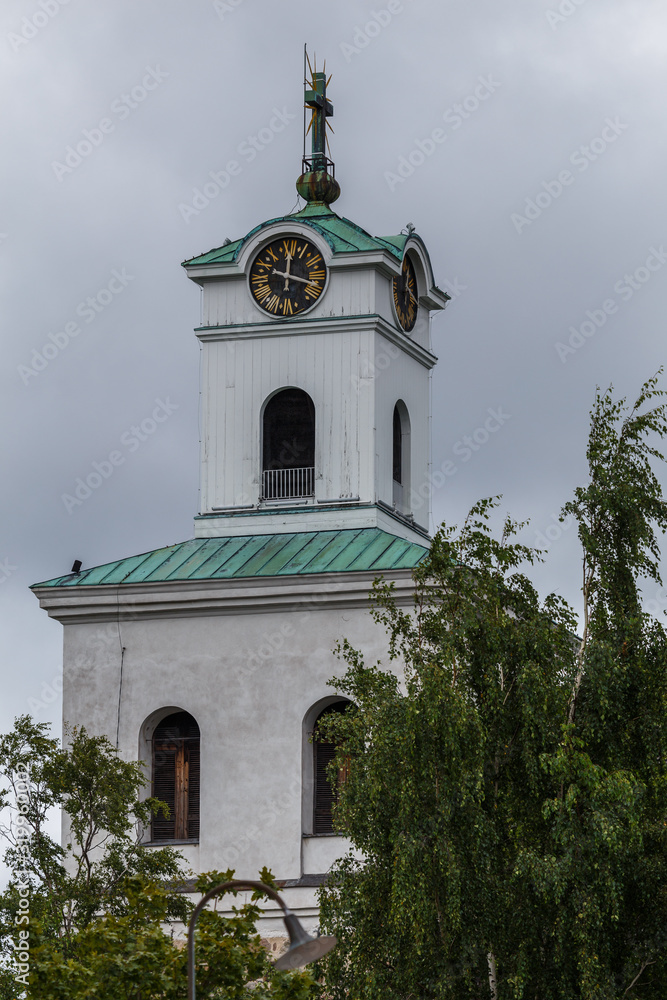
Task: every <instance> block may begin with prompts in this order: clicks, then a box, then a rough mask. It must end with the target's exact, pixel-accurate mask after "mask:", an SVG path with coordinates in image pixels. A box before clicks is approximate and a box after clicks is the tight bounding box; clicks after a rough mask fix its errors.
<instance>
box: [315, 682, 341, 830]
mask: <svg viewBox="0 0 667 1000" xmlns="http://www.w3.org/2000/svg"><path fill="white" fill-rule="evenodd" d="M349 704H350V702H348V701H341V702H335V703H334V704H333V705H329V706H328V707H327V708H325V709H324V711H323V712H320V714H319V715H318V717H317V719H316V721H315V726H314V729H313V756H314V760H313V771H314V779H315V781H314V802H313V833H314V834H323V833H335V832H336V831H335V830H334V826H333V806H334V803H335V801H336V796H337V793H338V789H339V788H340V787H341V786H342V785H343V784H344V783H345V780H346V778H347V775H348V772H349V765H347V764H346V765H345V766H344V767H341V768H339V770H338V772H337V775H336V781H335V784H332V782H331V781H330V779H329V773H328V768H329V764H330V763H331V761H332V760H333V759H334V757H335V756H336V744H335V743H333V742H332V741H331V740H328V739H326V738H321V737H320V735H319V733H318V730H319V725H320V722H321V721H322V720H323V719H324V718H325V717H326V716H327V715H331V714H332V713H333V712H339V713H342V712H345V711H346V710H347V708H348V707H349Z"/></svg>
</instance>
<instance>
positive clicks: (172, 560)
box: [34, 528, 427, 588]
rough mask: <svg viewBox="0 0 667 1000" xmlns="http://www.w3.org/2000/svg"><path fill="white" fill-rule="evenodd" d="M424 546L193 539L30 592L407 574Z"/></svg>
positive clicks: (350, 534) (381, 536) (374, 533)
mask: <svg viewBox="0 0 667 1000" xmlns="http://www.w3.org/2000/svg"><path fill="white" fill-rule="evenodd" d="M426 551H427V549H426V546H424V545H418V544H416V543H415V542H410V541H408V540H407V539H405V538H398V537H397V536H396V535H391V534H389V532H387V531H382V530H381V529H380V528H361V529H359V528H345V529H343V530H340V531H302V532H296V533H283V534H274V535H237V536H234V537H229V538H193V539H190V540H188V541H186V542H180V543H179V544H178V545H169V546H166V547H165V548H162V549H153V551H151V552H143V553H141V554H140V555H137V556H130V557H129V558H127V559H120V560H116V561H115V562H111V563H105V564H104V565H103V566H95V567H93V568H91V569H88V570H83V571H82V572H81V573H70V574H68V575H67V576H60V577H56V578H54V579H53V580H45V581H44V582H43V583H36V584H34V587H35V588H37V587H82V586H119V585H121V584H132V583H163V582H172V581H173V582H176V581H188V580H230V579H235V578H243V577H245V578H248V577H276V576H294V575H299V576H302V575H308V574H312V573H343V572H369V571H370V572H373V573H382V572H384V571H386V570H391V569H412V568H414V567H415V566H416V565H417V563H419V562H420V561H421V560H422V559H423V558H424V556H425V555H426Z"/></svg>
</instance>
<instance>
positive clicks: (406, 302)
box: [394, 257, 419, 333]
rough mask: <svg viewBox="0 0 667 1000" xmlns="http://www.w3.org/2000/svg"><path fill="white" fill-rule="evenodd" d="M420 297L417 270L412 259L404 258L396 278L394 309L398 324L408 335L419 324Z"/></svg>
mask: <svg viewBox="0 0 667 1000" xmlns="http://www.w3.org/2000/svg"><path fill="white" fill-rule="evenodd" d="M418 295H419V293H418V291H417V278H416V276H415V269H414V267H413V266H412V262H411V260H410V258H409V257H404V258H403V264H402V267H401V273H400V275H399V276H398V277H396V278H394V307H395V309H396V316H397V317H398V322H399V323H400V324H401V326H402V327H403V329H404V330H405V331H406V333H409V332H410V330H412V328H413V327H414V325H415V323H416V322H417V310H418V308H419V303H418V302H417V298H418Z"/></svg>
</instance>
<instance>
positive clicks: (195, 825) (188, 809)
mask: <svg viewBox="0 0 667 1000" xmlns="http://www.w3.org/2000/svg"><path fill="white" fill-rule="evenodd" d="M199 757H200V747H199V726H198V725H197V723H196V722H195V720H194V719H193V718H192V716H191V715H189V714H188V713H187V712H175V713H174V714H173V715H169V716H167V718H166V719H163V720H162V722H161V723H160V725H159V726H158V727H157V728H156V730H155V734H154V736H153V782H152V785H153V788H152V794H153V796H154V797H155V798H157V799H161V800H162V801H163V802H166V804H167V805H168V806H169V818H166V817H165V816H164V814H163V813H162V812H160V813H158V815H157V816H155V817H153V826H152V839H153V840H198V839H199Z"/></svg>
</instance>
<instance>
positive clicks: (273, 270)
mask: <svg viewBox="0 0 667 1000" xmlns="http://www.w3.org/2000/svg"><path fill="white" fill-rule="evenodd" d="M326 277H327V269H326V265H325V263H324V258H323V257H322V254H321V253H320V251H319V250H318V249H317V247H315V246H314V245H313V244H312V243H309V242H308V240H305V239H301V238H300V237H298V236H281V237H280V239H277V240H274V241H273V242H272V243H269V244H268V245H267V246H265V247H264V249H263V250H260V252H259V253H258V254H257V256H256V257H255V259H254V260H253V262H252V267H251V268H250V292H251V294H252V297H253V298H254V300H255V302H256V303H257V305H258V306H260V307H261V308H262V309H264V310H265V312H268V313H271V315H273V316H281V317H290V316H296V315H297V313H300V312H303V311H304V309H310V307H311V306H312V305H314V304H315V303H316V302H317V300H318V299H319V297H320V295H321V294H322V292H323V291H324V283H325V281H326Z"/></svg>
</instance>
